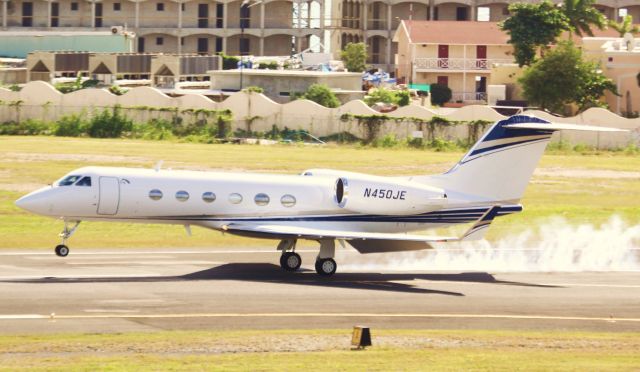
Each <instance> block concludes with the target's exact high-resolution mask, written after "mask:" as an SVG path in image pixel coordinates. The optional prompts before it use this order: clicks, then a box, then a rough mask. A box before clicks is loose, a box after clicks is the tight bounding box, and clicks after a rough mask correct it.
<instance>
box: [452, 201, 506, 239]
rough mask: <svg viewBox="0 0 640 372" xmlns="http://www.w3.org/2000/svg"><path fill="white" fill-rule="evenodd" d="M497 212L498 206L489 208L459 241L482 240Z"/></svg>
mask: <svg viewBox="0 0 640 372" xmlns="http://www.w3.org/2000/svg"><path fill="white" fill-rule="evenodd" d="M499 210H500V206H497V205H494V206H493V207H491V208H489V210H488V211H486V212H485V214H483V215H482V217H480V219H479V220H478V221H476V223H474V224H473V226H471V228H470V229H469V230H467V232H466V233H465V234H464V235H462V237H461V238H460V241H469V240H480V239H482V238H484V234H485V233H486V232H487V230H488V229H489V226H490V225H491V222H493V219H494V218H496V216H497V215H498V211H499Z"/></svg>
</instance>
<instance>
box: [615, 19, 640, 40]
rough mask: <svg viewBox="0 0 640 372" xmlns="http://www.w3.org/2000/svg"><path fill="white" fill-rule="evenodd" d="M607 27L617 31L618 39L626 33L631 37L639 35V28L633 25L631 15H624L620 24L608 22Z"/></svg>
mask: <svg viewBox="0 0 640 372" xmlns="http://www.w3.org/2000/svg"><path fill="white" fill-rule="evenodd" d="M609 26H611V28H613V29H614V30H616V31H618V33H619V34H620V37H623V36H624V34H626V33H629V34H631V35H635V34H637V33H640V28H638V26H636V25H634V24H633V16H631V15H626V16H625V17H624V18H623V19H622V22H616V21H609Z"/></svg>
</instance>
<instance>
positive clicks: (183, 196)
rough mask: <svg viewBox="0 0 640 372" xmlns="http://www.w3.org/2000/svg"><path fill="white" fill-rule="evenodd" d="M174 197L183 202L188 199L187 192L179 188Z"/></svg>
mask: <svg viewBox="0 0 640 372" xmlns="http://www.w3.org/2000/svg"><path fill="white" fill-rule="evenodd" d="M176 199H178V201H181V202H185V201H187V200H189V193H188V192H186V191H184V190H180V191H178V192H177V193H176Z"/></svg>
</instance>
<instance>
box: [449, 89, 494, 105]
mask: <svg viewBox="0 0 640 372" xmlns="http://www.w3.org/2000/svg"><path fill="white" fill-rule="evenodd" d="M451 102H464V103H474V104H486V103H487V93H486V92H453V93H451Z"/></svg>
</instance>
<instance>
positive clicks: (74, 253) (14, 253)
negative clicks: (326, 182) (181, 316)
mask: <svg viewBox="0 0 640 372" xmlns="http://www.w3.org/2000/svg"><path fill="white" fill-rule="evenodd" d="M124 249H126V248H123V251H121V252H119V251H105V252H78V251H76V250H74V251H73V252H72V253H70V255H69V257H67V258H73V256H102V255H105V256H111V255H117V256H124V255H128V256H131V255H163V254H233V253H269V254H273V253H278V251H276V250H275V249H274V248H265V249H253V250H235V249H234V250H214V251H128V250H126V251H125V250H124ZM296 252H300V253H309V252H315V253H317V252H318V250H317V249H296ZM0 256H51V257H52V258H55V259H60V258H59V257H57V256H56V255H55V254H54V253H53V252H52V251H51V252H49V251H47V252H0ZM168 258H170V257H168Z"/></svg>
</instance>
